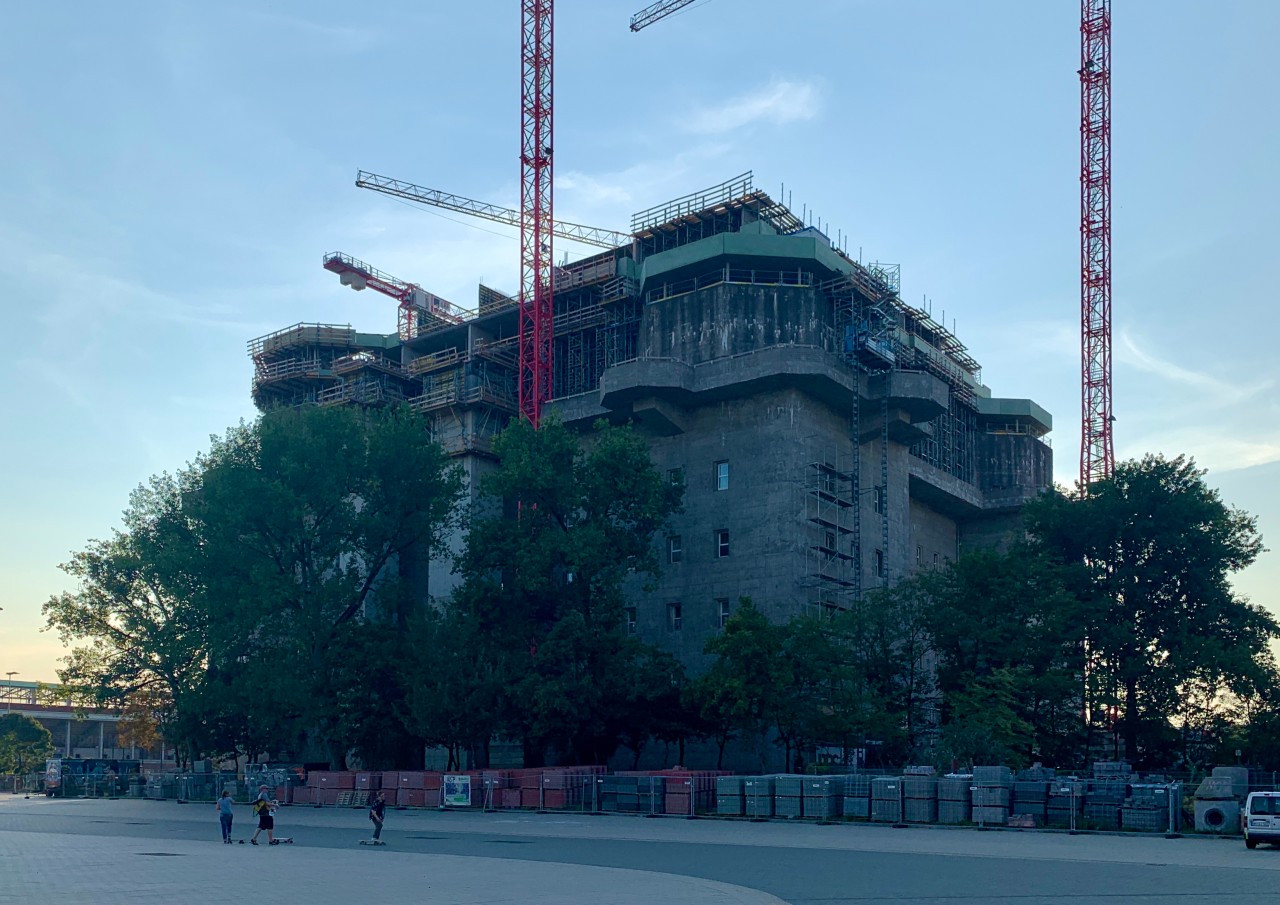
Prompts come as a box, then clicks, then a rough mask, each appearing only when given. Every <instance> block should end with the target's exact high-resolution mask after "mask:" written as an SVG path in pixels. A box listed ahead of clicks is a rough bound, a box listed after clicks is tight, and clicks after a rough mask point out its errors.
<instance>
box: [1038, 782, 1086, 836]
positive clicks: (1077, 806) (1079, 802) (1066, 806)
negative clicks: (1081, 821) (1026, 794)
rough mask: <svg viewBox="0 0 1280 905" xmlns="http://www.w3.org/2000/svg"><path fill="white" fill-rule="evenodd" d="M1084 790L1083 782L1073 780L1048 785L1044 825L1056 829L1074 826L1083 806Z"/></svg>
mask: <svg viewBox="0 0 1280 905" xmlns="http://www.w3.org/2000/svg"><path fill="white" fill-rule="evenodd" d="M1084 790H1085V784H1084V782H1082V781H1081V780H1078V779H1075V778H1069V779H1058V780H1055V781H1053V782H1051V783H1049V798H1048V801H1047V802H1046V805H1047V807H1046V809H1045V823H1046V824H1048V825H1049V826H1057V827H1073V826H1075V825H1076V820H1077V819H1078V818H1079V817H1080V814H1081V813H1082V808H1083V806H1084Z"/></svg>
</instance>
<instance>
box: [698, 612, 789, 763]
mask: <svg viewBox="0 0 1280 905" xmlns="http://www.w3.org/2000/svg"><path fill="white" fill-rule="evenodd" d="M783 643H784V633H783V630H782V628H781V627H779V626H776V625H773V624H772V623H770V622H769V620H768V618H767V617H766V616H765V615H764V613H762V612H760V610H759V609H757V608H756V605H755V604H754V603H753V602H752V600H751V598H749V597H742V598H740V599H739V601H738V607H737V609H736V610H735V611H734V613H733V615H732V616H730V617H729V618H728V620H727V621H726V622H725V624H724V630H723V631H722V632H721V633H720V634H718V635H715V636H713V637H711V638H710V639H709V640H708V641H707V645H706V653H708V654H713V655H714V656H715V660H713V661H712V663H711V665H710V667H708V669H707V671H706V672H704V673H703V674H702V675H700V676H698V677H696V678H695V679H694V680H693V681H692V682H691V683H690V688H689V703H690V706H691V708H692V709H693V710H694V712H695V713H697V714H698V715H699V716H700V717H701V719H702V720H703V722H704V724H705V725H706V726H707V728H708V731H709V733H710V735H711V737H712V738H713V739H714V740H715V741H716V744H717V745H718V747H719V759H718V760H717V763H716V768H717V769H721V768H722V766H723V764H724V749H725V746H726V745H727V744H728V742H729V741H730V740H731V739H733V738H743V739H746V740H750V741H751V742H752V744H753V745H754V747H755V749H756V753H757V756H758V757H759V761H760V769H761V770H765V769H767V768H768V761H769V758H768V746H769V735H770V732H772V731H773V730H774V727H775V723H776V720H777V717H778V713H779V710H780V708H781V706H782V704H783V698H782V695H783V693H784V689H785V686H786V681H785V676H784V669H785V667H784V666H783V662H782V649H783Z"/></svg>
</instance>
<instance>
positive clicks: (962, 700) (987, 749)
mask: <svg viewBox="0 0 1280 905" xmlns="http://www.w3.org/2000/svg"><path fill="white" fill-rule="evenodd" d="M1026 683H1027V675H1026V674H1025V672H1024V671H1022V670H1016V669H1010V668H1007V667H1001V668H998V669H995V670H992V671H991V672H988V673H986V674H985V675H983V676H981V677H980V678H977V677H975V678H973V679H972V681H970V682H969V683H968V685H966V686H965V687H964V688H962V689H955V690H953V691H952V692H951V694H950V696H949V697H950V700H949V707H950V710H951V713H950V720H949V722H948V723H947V724H946V725H945V726H943V728H942V737H941V744H940V752H939V754H940V756H941V759H942V760H944V761H947V760H955V761H957V762H959V764H961V765H963V766H966V767H968V766H972V765H973V764H982V763H987V764H1009V765H1011V766H1014V767H1022V766H1025V765H1026V763H1027V751H1028V749H1029V747H1030V744H1031V740H1032V738H1033V737H1034V727H1033V726H1032V725H1031V724H1030V723H1028V722H1027V721H1026V720H1024V719H1022V718H1021V717H1020V716H1019V712H1020V711H1021V710H1022V708H1021V707H1020V706H1019V705H1020V700H1021V698H1022V696H1023V694H1024V691H1023V689H1024V687H1025V685H1026Z"/></svg>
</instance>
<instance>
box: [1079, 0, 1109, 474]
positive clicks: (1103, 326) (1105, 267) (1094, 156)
mask: <svg viewBox="0 0 1280 905" xmlns="http://www.w3.org/2000/svg"><path fill="white" fill-rule="evenodd" d="M1080 364H1081V387H1082V390H1081V403H1082V406H1081V409H1082V425H1083V427H1082V431H1081V436H1080V489H1081V491H1084V490H1086V489H1087V488H1088V487H1089V485H1090V484H1091V483H1092V482H1094V481H1101V480H1105V479H1107V478H1109V477H1111V474H1112V472H1113V471H1114V470H1115V448H1114V446H1113V445H1112V440H1111V427H1112V424H1113V422H1114V421H1115V416H1114V415H1113V414H1112V409H1111V0H1081V2H1080Z"/></svg>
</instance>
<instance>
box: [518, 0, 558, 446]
mask: <svg viewBox="0 0 1280 905" xmlns="http://www.w3.org/2000/svg"><path fill="white" fill-rule="evenodd" d="M520 6H521V41H520V59H521V78H520V123H521V142H520V378H519V379H520V415H521V416H522V417H524V418H526V419H528V421H529V423H530V424H532V425H533V426H534V427H537V426H538V422H539V420H540V419H541V416H542V405H543V403H544V402H546V401H547V400H548V399H550V398H551V375H552V370H551V353H552V335H553V323H552V321H553V317H554V304H553V288H554V287H553V279H552V271H551V266H552V261H553V260H554V259H553V257H552V253H551V240H552V234H553V225H552V224H553V218H552V208H551V197H552V192H551V185H552V167H551V149H552V117H551V102H552V84H553V76H552V69H553V52H552V51H553V44H552V33H553V29H552V24H553V21H554V15H553V7H554V3H553V0H520Z"/></svg>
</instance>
